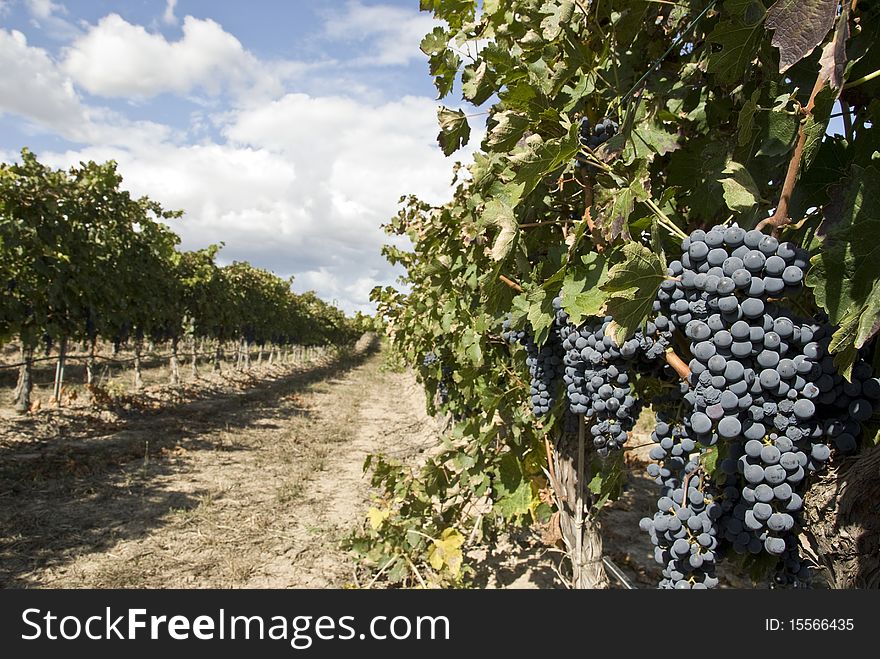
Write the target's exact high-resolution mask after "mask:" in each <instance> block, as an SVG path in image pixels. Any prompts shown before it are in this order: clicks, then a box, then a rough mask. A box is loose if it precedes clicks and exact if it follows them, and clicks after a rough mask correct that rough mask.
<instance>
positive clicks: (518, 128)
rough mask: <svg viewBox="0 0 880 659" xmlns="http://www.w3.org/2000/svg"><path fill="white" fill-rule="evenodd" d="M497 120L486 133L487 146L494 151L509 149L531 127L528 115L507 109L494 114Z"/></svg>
mask: <svg viewBox="0 0 880 659" xmlns="http://www.w3.org/2000/svg"><path fill="white" fill-rule="evenodd" d="M493 119H494V120H495V121H496V122H497V123H496V124H495V125H494V126H493V127H492V129H491V130H490V131H489V132H488V134H487V135H486V146H488V147H489V148H490V149H492V150H493V151H509V150H511V149H512V148H513V147H515V146H516V143H517V142H519V140H520V139H521V138H522V136H523V135H524V134H525V132H526V129H527V128H528V127H529V119H528V117H526V116H524V115H522V114H519V113H517V112H513V111H511V110H505V111H504V112H499V113H498V114H496V115H494V116H493Z"/></svg>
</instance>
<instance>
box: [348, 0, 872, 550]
mask: <svg viewBox="0 0 880 659" xmlns="http://www.w3.org/2000/svg"><path fill="white" fill-rule="evenodd" d="M844 4H845V5H846V7H845V8H844V10H843V11H842V12H841V17H840V18H839V19H838V20H837V23H836V26H835V21H834V14H835V11H836V8H837V7H838V3H837V2H828V1H826V0H809V1H808V2H804V3H800V2H790V1H788V0H779V1H778V2H775V3H771V2H769V0H768V1H767V2H762V1H760V0H726V1H724V2H710V1H707V0H703V1H697V0H694V1H692V2H686V3H666V2H632V1H630V0H627V1H624V0H602V1H601V2H600V1H598V0H581V1H579V2H571V1H570V0H541V1H535V0H511V1H510V2H499V1H497V0H484V1H483V2H481V3H477V2H470V1H467V0H435V1H430V2H427V1H425V2H422V3H421V6H422V8H423V9H426V10H429V11H431V12H432V13H433V15H434V17H435V18H436V19H438V20H439V21H440V22H442V24H443V27H437V28H435V29H434V31H433V32H432V33H431V34H430V35H428V37H426V38H425V40H424V41H423V42H422V49H423V51H424V52H425V53H426V54H427V55H428V56H429V68H430V72H431V74H432V75H433V76H434V78H435V84H436V86H437V89H438V92H439V96H440V98H445V97H447V96H449V95H450V94H451V93H452V91H453V89H458V88H460V89H461V90H462V93H463V99H462V101H463V103H464V104H465V105H466V104H467V103H472V104H474V105H479V106H480V107H479V110H480V112H477V113H476V114H475V115H474V116H477V115H481V114H482V113H483V111H485V112H486V113H487V114H488V117H487V118H486V124H485V133H484V137H483V140H482V143H481V145H480V150H479V151H478V152H477V153H476V154H475V156H474V162H473V164H471V165H470V167H469V168H468V172H467V174H466V175H462V173H461V172H460V171H459V174H458V176H457V178H456V180H455V182H454V191H453V195H452V199H451V200H450V201H449V202H448V203H446V204H443V205H441V206H438V207H432V206H430V205H428V204H425V203H423V202H421V201H419V200H418V199H415V198H412V197H410V198H407V199H406V200H405V203H404V204H403V206H402V208H401V211H400V213H399V214H398V216H397V217H395V218H394V219H392V221H391V222H390V223H389V225H388V227H387V229H388V231H389V233H393V234H398V235H405V236H408V237H409V239H410V240H411V242H412V245H413V247H412V251H411V252H404V251H401V250H399V249H393V250H392V249H390V248H388V249H386V252H385V253H386V255H387V256H388V257H389V260H391V261H392V262H393V263H396V264H400V265H402V266H403V267H404V268H405V269H406V276H405V277H404V278H403V280H402V282H401V283H402V285H403V287H405V289H406V290H407V293H402V292H400V291H397V290H395V289H390V288H387V289H383V290H380V289H377V290H375V291H374V294H373V299H374V300H376V301H377V302H378V305H379V314H380V316H381V317H382V318H383V319H385V321H386V322H387V324H388V331H389V333H390V336H391V338H392V342H393V346H394V347H395V349H396V350H398V352H399V353H400V354H401V355H402V356H403V357H404V358H405V360H406V361H407V362H408V363H409V364H410V365H411V366H413V367H414V368H416V369H417V374H418V377H419V379H420V380H421V381H422V382H423V383H424V384H425V387H426V390H427V392H428V394H429V400H428V407H429V410H430V411H432V412H433V411H436V410H437V409H438V407H439V411H442V412H444V413H446V414H448V415H449V416H450V417H451V418H452V419H453V420H454V422H455V424H456V425H455V433H457V435H456V436H457V437H460V438H462V441H461V442H459V443H458V444H456V446H459V449H458V450H459V451H461V452H463V453H464V452H470V453H469V454H470V455H471V456H472V457H474V458H477V457H478V458H479V461H481V464H482V468H481V469H482V470H481V471H478V472H475V473H474V480H473V483H472V484H470V485H467V484H460V485H461V486H460V488H459V489H456V490H455V492H454V495H450V496H448V498H446V499H444V498H443V497H444V495H443V494H440V495H438V497H439V498H438V499H437V503H438V505H440V506H441V507H442V508H443V510H444V512H445V513H446V514H449V515H452V514H453V513H454V515H456V520H457V521H456V524H457V526H455V528H457V529H459V531H460V532H461V533H462V535H463V536H464V537H465V538H468V537H469V534H468V533H467V532H466V531H467V529H468V528H469V525H468V523H465V522H464V521H463V520H465V519H467V518H470V519H471V520H473V519H475V516H474V515H470V514H469V512H468V510H467V507H466V505H465V503H464V502H465V501H469V500H471V498H472V496H473V493H474V492H475V491H476V489H477V487H478V486H483V485H484V481H483V480H482V479H481V478H482V476H481V475H488V474H499V473H502V472H503V473H513V471H512V470H509V468H508V467H505V468H502V465H501V461H502V460H508V461H510V460H513V459H516V460H517V461H518V463H519V464H520V465H526V464H528V462H529V460H530V459H532V460H534V459H535V458H536V456H543V453H542V452H541V451H536V450H535V447H536V446H540V443H541V442H543V439H544V437H545V436H546V437H551V438H552V437H554V436H556V435H557V434H558V433H560V432H561V429H560V425H561V415H559V414H558V411H559V410H558V408H557V410H556V412H557V413H556V414H551V415H550V416H549V417H548V418H545V419H543V420H542V421H541V422H540V423H536V422H535V420H534V419H532V418H530V416H529V413H528V410H527V399H528V397H529V388H528V379H527V375H526V373H525V369H524V367H523V365H522V361H523V360H522V353H521V351H520V350H519V349H518V348H514V349H513V354H511V348H510V347H509V346H507V345H505V344H504V343H503V342H502V341H501V338H500V324H501V321H502V319H503V318H504V317H505V316H507V315H508V314H509V316H510V318H511V320H512V323H513V326H514V327H518V328H526V327H529V328H530V330H531V331H532V332H533V333H534V336H535V338H536V341H537V342H538V343H541V342H543V341H544V340H545V339H546V337H547V336H548V334H549V330H550V327H551V326H552V323H553V316H554V310H553V305H552V301H553V299H554V298H555V297H556V296H561V302H562V306H563V308H564V309H565V311H566V312H568V313H569V314H570V316H571V318H572V319H573V321H574V322H580V321H582V320H585V319H587V318H589V317H591V316H594V315H597V314H602V313H603V312H604V313H608V314H610V315H611V316H613V318H614V321H615V323H616V326H617V332H616V333H617V338H618V339H622V338H624V337H626V336H628V335H630V334H632V332H634V331H635V330H636V329H637V328H638V327H640V326H641V325H642V324H643V323H644V322H645V321H646V319H647V318H648V315H649V314H650V312H651V303H652V301H653V299H654V294H655V292H656V290H657V287H658V286H659V284H660V282H661V281H662V280H663V278H664V277H666V276H667V273H666V269H665V265H666V261H665V258H666V257H665V256H664V253H675V252H676V251H677V250H678V248H679V245H680V241H681V239H682V238H683V237H684V235H686V233H685V232H686V231H691V230H693V229H695V228H698V227H708V226H712V225H714V224H723V223H727V222H731V221H736V222H737V223H738V224H739V225H740V226H741V227H744V228H746V229H751V228H753V227H755V226H756V225H757V223H758V222H760V221H761V219H763V218H765V217H767V216H768V215H770V214H771V213H772V212H773V210H774V209H775V208H776V206H777V204H778V203H779V199H780V196H781V194H782V191H783V183H784V181H785V179H786V175H787V172H788V171H789V168H790V166H792V167H796V168H797V169H798V173H799V176H798V177H797V178H796V179H795V181H794V182H795V185H794V190H793V193H792V196H791V203H790V205H789V208H788V211H789V216H790V217H791V220H792V221H791V223H790V224H789V226H787V227H785V228H784V229H782V231H781V234H782V235H781V237H782V238H783V239H788V240H793V241H796V242H798V243H800V244H802V245H804V246H809V247H811V248H812V249H813V250H814V253H816V254H820V255H819V256H816V257H815V260H814V265H813V272H811V273H810V277H809V280H808V283H809V286H810V287H811V288H812V289H813V290H815V293H816V297H817V300H815V301H814V300H813V299H812V294H811V293H812V291H810V290H808V291H807V293H806V294H805V295H804V296H802V297H803V299H802V300H799V303H800V304H801V305H802V306H803V307H804V309H805V310H806V312H807V313H811V312H812V311H815V310H816V309H817V307H816V306H815V302H816V301H818V303H819V306H821V307H822V308H824V309H825V310H827V311H828V312H829V314H830V315H831V319H832V321H833V322H841V323H843V326H842V327H841V329H840V330H838V334H837V335H836V336H835V344H834V348H835V349H836V350H837V351H838V353H839V354H838V360H840V359H841V358H842V359H844V360H847V359H851V358H852V356H853V355H854V354H855V350H856V349H857V348H859V347H862V346H864V345H865V343H866V341H868V340H869V339H870V337H871V336H872V335H873V334H874V333H875V331H876V329H877V326H878V324H877V318H878V317H880V315H878V313H877V310H878V308H880V303H878V300H880V298H878V292H876V290H875V289H876V285H877V282H878V280H880V271H878V270H877V268H876V266H874V265H871V264H870V263H868V259H869V257H870V255H871V250H872V249H873V247H874V245H875V244H876V242H877V237H876V236H875V234H876V232H877V231H876V227H877V216H876V212H875V210H876V209H875V208H874V207H875V205H876V204H873V203H872V202H871V198H870V195H869V194H866V193H865V191H868V190H871V189H873V188H871V184H872V183H874V187H876V181H875V180H874V179H875V178H876V169H877V164H876V163H877V160H878V159H880V153H878V152H880V142H878V137H877V136H878V134H880V130H878V128H877V127H876V126H877V120H878V118H880V117H878V115H880V103H878V102H877V101H876V98H877V93H878V87H880V79H875V78H873V77H871V76H870V74H871V73H872V72H873V71H876V69H877V68H878V65H880V47H878V44H880V38H878V26H880V21H878V19H880V15H878V9H877V7H876V5H874V4H871V3H864V2H862V3H858V5H857V7H856V8H855V9H853V10H852V12H850V8H849V3H844ZM771 5H772V6H771ZM478 9H479V11H477V10H478ZM768 10H769V13H768ZM856 16H857V17H858V19H859V22H858V27H857V28H853V29H852V30H848V28H849V27H852V25H855V23H853V22H852V21H851V20H850V19H853V18H855V17H856ZM829 17H830V18H829ZM768 21H769V22H768ZM771 26H772V27H773V29H772V30H770V29H768V28H769V27H771ZM478 43H479V45H480V48H476V47H475V46H476V45H477V44H478ZM823 44H824V45H823ZM817 46H822V48H821V50H822V60H823V61H822V63H820V62H819V58H820V52H819V49H818V48H817ZM463 53H469V54H470V55H469V57H468V58H467V61H464V60H463V58H462V57H461V56H460V55H461V54H463ZM830 70H833V71H836V72H837V75H838V76H839V78H840V79H839V80H836V78H835V77H832V81H835V80H836V82H835V84H834V86H833V87H832V86H829V85H827V84H826V85H825V86H823V87H821V88H819V89H818V91H819V93H818V94H817V95H816V96H815V98H814V99H813V100H814V103H812V104H811V107H812V113H811V114H810V115H809V116H808V117H806V118H805V115H804V113H803V109H804V107H805V106H806V105H807V103H808V101H809V100H810V97H811V93H810V92H811V90H812V89H813V87H814V85H815V83H816V81H817V78H818V77H819V75H820V72H821V71H830ZM859 77H866V79H864V80H860V81H858V84H857V85H853V86H851V87H850V88H846V81H847V80H851V81H852V80H856V79H857V78H859ZM841 89H842V92H841ZM841 93H842V99H843V104H844V106H846V107H847V108H848V109H849V108H851V109H852V122H851V124H852V125H851V128H850V129H849V131H848V134H847V135H846V136H843V137H841V136H829V135H826V133H827V127H828V122H829V118H830V116H831V113H832V109H833V107H834V103H835V100H836V98H837V97H838V95H839V94H841ZM446 103H447V105H452V106H454V107H456V108H457V107H458V105H456V103H454V102H452V101H446ZM602 117H610V118H612V119H614V120H615V121H617V122H618V123H619V125H620V127H621V130H620V133H619V134H618V135H616V136H615V137H613V138H612V139H611V140H609V141H607V142H606V143H605V144H603V145H602V146H600V147H598V148H596V149H589V148H586V147H582V146H581V145H580V144H579V141H578V128H579V125H580V122H581V120H582V119H583V118H587V119H589V121H590V122H591V123H592V124H593V125H595V124H596V123H597V122H598V120H599V119H600V118H602ZM440 119H441V131H442V132H441V137H440V144H441V147H442V148H443V150H444V152H445V153H451V152H453V151H454V150H455V149H456V148H460V147H461V146H463V145H464V144H466V142H467V139H468V137H469V135H470V130H471V129H470V127H467V128H466V127H465V122H466V121H469V118H468V110H467V109H464V108H462V109H455V110H450V109H446V108H443V109H441V110H440ZM802 126H803V130H804V134H805V140H806V146H805V148H804V151H803V156H802V158H801V160H800V161H799V162H795V163H792V162H791V160H792V155H793V153H794V152H795V148H796V145H797V143H798V139H799V137H800V133H799V131H800V130H801V127H802ZM842 178H845V179H846V181H845V183H844V185H843V186H840V187H836V185H837V183H838V181H840V180H841V179H842ZM823 219H825V225H824V226H822V227H821V228H820V224H821V223H822V221H823ZM823 243H824V245H823ZM847 314H849V315H847ZM428 353H432V354H434V355H436V356H437V358H438V359H439V362H438V363H437V364H434V365H433V366H431V367H425V366H423V365H422V360H423V358H424V356H425V355H426V354H428ZM684 357H685V361H687V355H684ZM440 364H442V366H443V367H446V368H448V369H451V373H452V374H453V375H452V377H453V379H454V386H451V387H450V394H449V397H448V400H446V401H445V402H441V404H439V406H438V404H437V400H436V398H435V392H436V391H437V388H438V384H439V382H440V380H441V378H442V377H443V371H442V367H441V366H440ZM638 386H641V387H642V388H648V385H647V384H645V385H642V384H639V385H638ZM559 407H561V405H560V406H559ZM489 427H491V428H493V429H494V430H493V432H494V438H495V439H494V441H497V442H500V443H501V444H502V445H503V447H504V450H496V448H495V447H494V445H493V449H492V451H491V452H489V450H488V445H487V444H486V443H485V440H484V433H485V432H486V428H489ZM448 450H452V449H448ZM446 455H447V456H448V457H449V458H451V454H446ZM502 456H503V457H502ZM529 456H531V457H529ZM717 459H718V456H717V454H712V453H711V452H709V453H707V454H706V455H705V456H704V467H705V468H707V469H710V470H711V469H713V468H714V465H715V462H716V461H717ZM539 463H540V460H539V461H538V462H536V463H535V465H534V467H535V468H533V469H527V468H523V471H522V473H523V474H530V475H533V476H534V478H535V483H539V482H540V479H541V478H542V477H543V475H542V472H541V471H540V464H539ZM432 464H433V462H432V463H429V465H428V466H426V467H425V469H424V470H422V471H421V472H420V473H415V474H413V475H410V476H408V477H407V478H408V479H411V480H407V482H408V483H410V484H409V485H408V486H407V487H409V488H410V490H412V491H415V490H417V489H418V488H419V487H420V485H419V483H424V482H427V481H429V480H430V479H431V478H432V474H433V473H435V471H436V467H435V466H432ZM594 467H595V469H598V471H596V470H594V471H593V474H594V477H595V479H594V481H593V487H592V494H593V497H594V503H596V502H597V501H601V500H603V499H605V498H606V497H613V496H614V492H615V487H614V483H615V478H614V473H615V470H616V469H618V467H615V466H614V465H612V464H610V463H609V464H605V465H602V464H596V465H594ZM377 485H378V486H380V487H381V488H384V491H386V492H389V491H391V490H389V489H388V483H387V482H382V481H379V482H377ZM502 485H503V479H502ZM520 488H521V491H519V494H516V492H517V490H513V489H511V488H510V487H501V488H491V489H489V490H486V491H485V492H486V496H488V497H489V499H490V500H491V503H492V509H493V510H494V511H495V512H496V513H497V514H498V516H499V518H501V519H500V520H499V521H503V520H504V519H507V520H509V521H521V519H522V517H521V515H520V513H521V511H522V510H523V505H524V502H525V499H526V496H525V486H524V485H523V484H522V482H521V485H520ZM533 494H534V490H533ZM406 501H407V499H406V495H404V498H403V499H400V500H399V501H398V503H397V504H395V505H399V506H401V507H405V506H406V505H408V504H407V503H406ZM502 501H504V502H505V503H501V502H502ZM508 504H514V505H508ZM423 518H424V516H422V519H423ZM395 519H397V518H395ZM399 523H400V524H406V523H407V522H405V520H404V519H403V518H401V519H400V522H399ZM430 524H431V526H430V528H431V529H432V530H431V531H430V532H429V533H428V535H430V536H431V537H432V538H436V537H439V535H440V534H441V533H442V532H443V531H444V530H445V529H447V528H450V527H451V526H452V525H451V524H450V523H448V520H447V521H443V523H441V522H440V521H432V522H430ZM382 528H383V529H386V528H397V527H394V526H392V527H385V526H384V525H383V527H382ZM393 535H394V534H385V533H382V532H380V531H377V530H374V533H373V535H372V536H371V541H370V542H367V543H366V545H364V546H365V547H375V546H376V545H375V544H373V543H380V544H382V546H383V547H384V549H383V552H385V553H384V554H383V555H391V554H393V553H394V551H399V550H400V547H401V546H402V542H403V539H404V538H405V534H404V533H403V532H402V531H401V532H400V533H399V534H398V535H397V536H396V538H397V539H394V537H393ZM383 543H384V544H383ZM466 546H467V543H465V547H466ZM400 551H402V550H400ZM419 551H422V552H423V553H422V554H419V553H418V552H419ZM406 552H408V553H407V556H409V558H410V560H412V561H413V562H414V563H416V562H418V559H419V558H420V557H421V559H422V560H423V562H424V561H425V560H427V559H426V558H425V556H426V555H427V553H426V552H427V545H424V546H422V548H421V549H420V550H419V549H416V548H415V546H414V545H413V546H408V548H407V549H406Z"/></svg>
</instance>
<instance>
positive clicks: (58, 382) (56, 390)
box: [52, 339, 67, 407]
mask: <svg viewBox="0 0 880 659" xmlns="http://www.w3.org/2000/svg"><path fill="white" fill-rule="evenodd" d="M66 356H67V339H61V342H60V343H59V345H58V362H57V364H56V365H55V385H54V387H53V389H52V396H53V398H54V399H55V405H56V406H57V407H61V389H62V388H63V387H64V361H65V357H66Z"/></svg>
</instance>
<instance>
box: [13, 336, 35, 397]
mask: <svg viewBox="0 0 880 659" xmlns="http://www.w3.org/2000/svg"><path fill="white" fill-rule="evenodd" d="M20 355H21V366H20V367H19V370H18V383H17V384H16V385H15V393H14V395H13V400H14V403H15V411H16V412H18V413H19V414H27V412H28V410H29V409H30V408H31V392H32V391H33V388H34V380H33V362H34V349H33V348H26V347H25V346H24V344H22V346H21V352H20Z"/></svg>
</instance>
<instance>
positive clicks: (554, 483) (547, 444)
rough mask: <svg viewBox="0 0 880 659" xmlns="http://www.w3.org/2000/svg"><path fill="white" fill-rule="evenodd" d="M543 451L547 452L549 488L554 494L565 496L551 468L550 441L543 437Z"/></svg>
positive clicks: (554, 468) (551, 453) (551, 450)
mask: <svg viewBox="0 0 880 659" xmlns="http://www.w3.org/2000/svg"><path fill="white" fill-rule="evenodd" d="M544 450H545V451H546V452H547V473H548V474H549V475H550V486H551V487H552V488H553V491H554V492H559V493H560V494H561V495H563V496H564V495H565V492H564V490H563V489H562V488H561V487H559V481H558V480H556V467H554V466H553V449H552V448H551V447H550V440H549V439H547V437H546V436H544Z"/></svg>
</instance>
